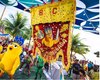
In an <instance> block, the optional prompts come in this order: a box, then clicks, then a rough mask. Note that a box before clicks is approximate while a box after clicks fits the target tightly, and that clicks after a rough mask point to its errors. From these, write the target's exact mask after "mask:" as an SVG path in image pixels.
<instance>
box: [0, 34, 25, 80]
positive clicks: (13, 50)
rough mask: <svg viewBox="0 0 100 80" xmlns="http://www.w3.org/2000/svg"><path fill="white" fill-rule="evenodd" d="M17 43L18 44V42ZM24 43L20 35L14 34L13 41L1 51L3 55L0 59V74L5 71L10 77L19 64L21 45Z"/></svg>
mask: <svg viewBox="0 0 100 80" xmlns="http://www.w3.org/2000/svg"><path fill="white" fill-rule="evenodd" d="M18 43H19V44H18ZM23 43H24V39H23V38H22V37H18V36H16V37H15V39H14V42H13V43H12V44H11V45H8V47H7V51H6V52H5V53H3V57H2V58H1V61H0V70H1V72H0V75H1V76H2V75H3V73H4V72H6V73H7V74H8V75H9V77H10V78H12V77H13V75H14V73H15V71H16V69H17V68H18V66H19V65H20V57H19V56H20V54H21V53H22V47H21V45H22V44H23Z"/></svg>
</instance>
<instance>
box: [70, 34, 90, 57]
mask: <svg viewBox="0 0 100 80" xmlns="http://www.w3.org/2000/svg"><path fill="white" fill-rule="evenodd" d="M89 51H90V50H89V47H88V46H87V45H85V44H84V43H82V39H80V38H79V34H77V35H73V36H72V47H71V57H73V56H72V52H74V53H75V54H76V53H78V54H80V55H82V56H83V57H84V58H85V56H84V54H86V53H87V52H89ZM75 54H74V56H75Z"/></svg>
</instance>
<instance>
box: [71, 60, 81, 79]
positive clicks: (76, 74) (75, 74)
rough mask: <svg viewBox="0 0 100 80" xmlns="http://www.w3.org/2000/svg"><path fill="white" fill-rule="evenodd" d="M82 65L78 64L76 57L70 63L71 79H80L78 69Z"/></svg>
mask: <svg viewBox="0 0 100 80" xmlns="http://www.w3.org/2000/svg"><path fill="white" fill-rule="evenodd" d="M81 68H82V67H81V66H80V64H79V63H78V59H76V60H75V61H74V63H73V65H72V70H73V74H72V76H73V80H79V79H80V75H79V70H80V69H81Z"/></svg>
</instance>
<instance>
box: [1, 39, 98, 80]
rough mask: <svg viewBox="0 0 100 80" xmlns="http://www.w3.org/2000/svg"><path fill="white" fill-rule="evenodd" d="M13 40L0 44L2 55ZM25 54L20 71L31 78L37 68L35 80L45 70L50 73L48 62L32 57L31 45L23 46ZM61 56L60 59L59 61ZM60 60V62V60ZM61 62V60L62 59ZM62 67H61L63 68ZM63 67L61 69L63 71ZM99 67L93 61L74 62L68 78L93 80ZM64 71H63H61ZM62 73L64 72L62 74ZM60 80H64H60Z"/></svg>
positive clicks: (21, 59)
mask: <svg viewBox="0 0 100 80" xmlns="http://www.w3.org/2000/svg"><path fill="white" fill-rule="evenodd" d="M12 42H13V40H10V41H2V42H0V54H2V53H4V52H5V51H7V46H8V44H11V43H12ZM22 47H23V52H22V54H21V55H20V61H21V63H20V66H19V71H20V72H24V73H26V74H27V75H28V76H30V74H31V73H30V70H31V68H32V67H33V66H36V67H37V71H36V74H35V79H37V77H38V76H40V78H41V77H42V74H43V69H45V71H47V72H48V71H49V68H50V64H49V63H48V62H46V63H44V61H43V59H42V58H41V57H40V56H39V55H37V56H36V58H33V55H32V47H31V48H30V49H29V45H28V44H25V45H23V46H22ZM60 58H61V56H60V57H59V59H60ZM59 59H58V60H59ZM60 61H61V59H60ZM61 66H62V65H60V67H61ZM62 68H63V67H61V69H62ZM98 69H99V68H98V66H96V65H94V64H93V62H91V61H79V60H78V59H75V60H74V63H73V64H72V65H71V67H70V69H69V71H68V72H67V73H68V75H67V76H69V77H70V76H72V79H73V80H79V79H81V80H92V79H93V72H94V71H98ZM61 71H62V70H61ZM61 73H62V72H61ZM60 80H62V79H61V78H60Z"/></svg>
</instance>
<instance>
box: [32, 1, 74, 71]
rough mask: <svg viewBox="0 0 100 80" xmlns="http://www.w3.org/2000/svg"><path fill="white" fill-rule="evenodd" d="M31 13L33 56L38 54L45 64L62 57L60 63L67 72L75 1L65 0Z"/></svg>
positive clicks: (36, 9) (33, 9)
mask: <svg viewBox="0 0 100 80" xmlns="http://www.w3.org/2000/svg"><path fill="white" fill-rule="evenodd" d="M62 9H63V10H62ZM70 9H71V10H70ZM61 11H62V12H61ZM31 13H32V14H31V15H32V25H33V39H34V48H33V51H34V52H33V54H34V55H35V54H37V53H38V54H39V55H41V56H42V58H43V59H44V61H47V62H53V61H56V59H57V58H58V56H59V55H62V62H63V64H64V65H65V69H66V70H68V68H69V65H70V48H71V33H72V23H73V22H74V17H75V16H74V15H75V14H74V13H75V1H74V0H67V1H64V2H58V3H53V4H47V5H44V6H39V7H35V8H32V9H31Z"/></svg>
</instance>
